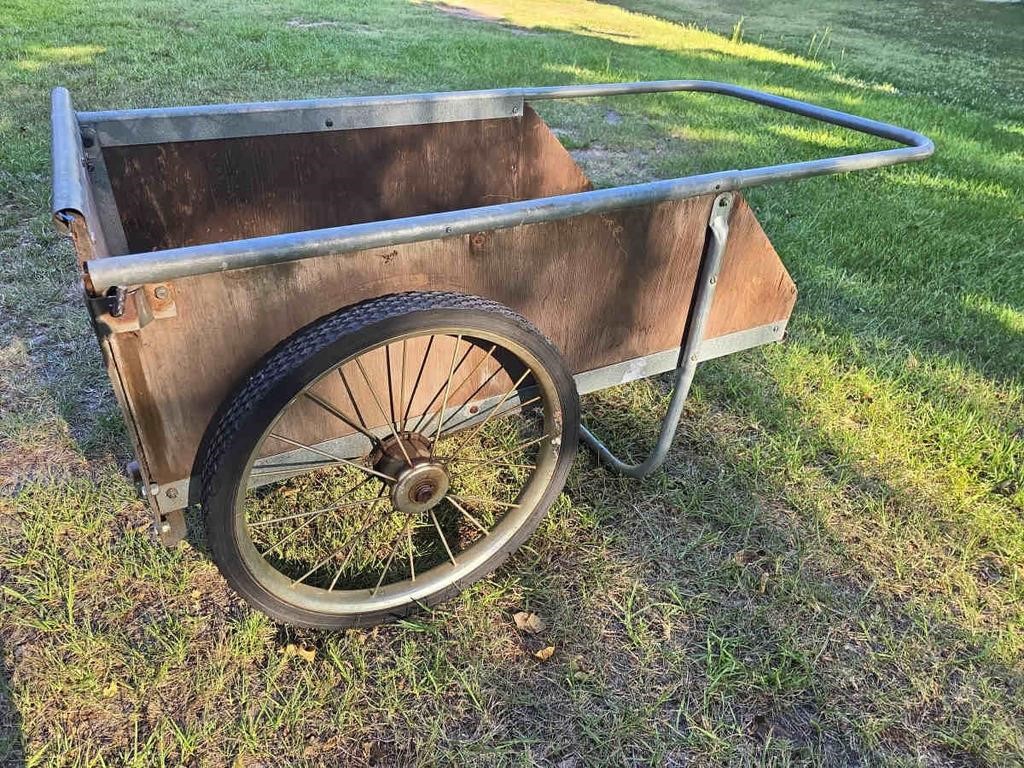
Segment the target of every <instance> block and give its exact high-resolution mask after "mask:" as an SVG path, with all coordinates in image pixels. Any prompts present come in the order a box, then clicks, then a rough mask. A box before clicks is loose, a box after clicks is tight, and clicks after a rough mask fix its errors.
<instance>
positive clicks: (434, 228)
mask: <svg viewBox="0 0 1024 768" xmlns="http://www.w3.org/2000/svg"><path fill="white" fill-rule="evenodd" d="M670 91H695V92H709V93H720V94H725V95H728V96H732V97H735V98H739V99H743V100H745V101H751V102H754V103H757V104H762V105H764V106H768V107H771V108H773V109H781V110H784V111H787V112H792V113H795V114H799V115H803V116H805V117H809V118H812V119H816V120H821V121H824V122H827V123H831V124H834V125H839V126H842V127H845V128H850V129H851V130H855V131H860V132H862V133H866V134H869V135H872V136H878V137H880V138H885V139H890V140H892V141H897V142H901V143H903V144H906V145H907V146H904V147H900V148H896V149H886V150H878V151H875V152H863V153H859V154H855V155H845V156H840V157H831V158H824V159H821V160H811V161H806V162H799V163H787V164H781V165H769V166H764V167H761V168H751V169H747V170H731V171H720V172H718V173H706V174H701V175H698V176H689V177H686V178H679V179H668V180H665V181H653V182H648V183H646V184H632V185H628V186H623V187H615V188H612V189H600V190H594V191H590V192H580V193H576V194H570V195H558V196H555V197H548V198H541V199H535V200H521V201H517V202H511V203H502V204H499V205H488V206H482V207H479V208H469V209H466V210H461V211H449V212H444V213H433V214H427V215H423V216H411V217H406V218H401V219H392V220H390V221H376V222H368V223H365V224H350V225H347V226H343V227H331V228H327V229H319V230H312V231H308V232H293V233H286V234H280V235H270V236H267V237H257V238H250V239H246V240H235V241H230V242H222V243H210V244H208V245H196V246H189V247H185V248H171V249H167V250H164V251H154V252H150V253H139V254H130V255H126V256H118V257H114V258H107V259H99V260H96V261H91V262H88V263H87V265H86V266H87V268H88V271H89V274H90V276H91V278H92V284H93V286H94V287H95V290H97V291H104V290H106V289H108V288H110V287H112V286H115V285H120V286H128V285H138V284H141V283H147V282H159V281H164V280H173V279H175V278H179V277H186V276H189V275H202V274H209V273H212V272H225V271H229V270H234V269H244V268H248V267H258V266H266V265H268V264H279V263H283V262H288V261H297V260H299V259H308V258H313V257H316V256H325V255H329V254H330V255H336V254H341V253H347V252H351V251H360V250H366V249H370V248H380V247H385V246H393V245H401V244H404V243H415V242H421V241H424V240H434V239H438V238H443V237H453V236H457V235H466V234H472V233H474V232H480V231H485V230H492V229H504V228H508V227H515V226H520V225H524V224H535V223H539V222H544V221H554V220H557V219H566V218H570V217H572V216H579V215H584V214H592V213H604V212H607V211H611V210H616V209H618V208H629V207H633V206H641V205H648V204H651V203H660V202H664V201H666V200H681V199H684V198H688V197H696V196H698V195H704V194H711V193H717V192H724V191H733V190H739V189H745V188H747V187H754V186H759V185H762V184H768V183H770V182H775V181H788V180H794V179H803V178H808V177H811V176H822V175H828V174H834V173H846V172H849V171H856V170H865V169H869V168H881V167H883V166H888V165H895V164H897V163H905V162H910V161H915V160H923V159H925V158H926V157H928V156H930V155H931V154H932V152H933V151H934V145H933V144H932V142H931V141H930V140H929V139H928V138H926V137H925V136H922V135H921V134H919V133H916V132H914V131H910V130H907V129H904V128H899V127H897V126H894V125H889V124H887V123H881V122H878V121H875V120H869V119H867V118H862V117H857V116H855V115H849V114H846V113H844V112H838V111H836V110H832V109H827V108H825V107H819V106H815V105H813V104H808V103H806V102H802V101H797V100H795V99H787V98H783V97H781V96H775V95H773V94H768V93H762V92H760V91H754V90H751V89H749V88H743V87H741V86H735V85H730V84H727V83H712V82H705V81H696V80H671V81H658V82H651V83H626V84H611V85H599V86H570V87H555V88H532V89H531V88H518V89H508V90H505V91H490V92H470V93H473V94H474V95H476V96H479V95H480V94H481V93H488V94H490V95H489V96H487V98H498V97H499V96H502V95H515V96H522V97H523V98H527V99H559V98H575V97H580V96H604V95H617V94H623V93H654V92H670ZM192 109H201V108H192Z"/></svg>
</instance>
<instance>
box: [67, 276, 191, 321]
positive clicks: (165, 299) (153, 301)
mask: <svg viewBox="0 0 1024 768" xmlns="http://www.w3.org/2000/svg"><path fill="white" fill-rule="evenodd" d="M86 300H87V301H88V303H89V305H90V307H91V309H92V316H93V318H94V322H95V323H96V325H98V326H100V327H101V328H102V330H103V331H105V332H106V333H127V332H129V331H138V330H140V329H142V328H145V327H146V326H147V325H149V324H150V323H151V322H153V321H154V320H159V319H162V318H167V317H176V316H177V314H178V309H177V305H176V304H175V301H174V285H173V284H171V283H154V284H152V285H142V286H137V287H134V288H128V289H125V288H120V287H115V288H111V289H110V290H109V291H107V292H106V293H105V294H104V295H103V296H90V297H88V298H87V299H86Z"/></svg>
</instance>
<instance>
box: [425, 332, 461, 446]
mask: <svg viewBox="0 0 1024 768" xmlns="http://www.w3.org/2000/svg"><path fill="white" fill-rule="evenodd" d="M461 343H462V334H461V333H460V334H459V335H458V338H456V339H455V346H454V347H453V348H452V362H451V365H450V366H449V367H448V378H447V379H446V380H445V383H444V397H443V398H442V399H441V410H440V411H438V418H437V436H436V437H435V438H434V442H433V443H431V445H430V458H434V448H435V447H436V446H437V441H438V440H440V439H441V419H443V418H444V409H445V408H447V407H448V394H449V392H450V391H451V386H452V376H454V375H455V358H456V357H457V355H458V351H459V344H461ZM468 356H469V352H468V351H467V352H466V357H468ZM466 357H463V358H462V360H465V359H466ZM462 360H460V361H459V365H461V364H462Z"/></svg>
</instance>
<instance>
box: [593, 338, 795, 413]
mask: <svg viewBox="0 0 1024 768" xmlns="http://www.w3.org/2000/svg"><path fill="white" fill-rule="evenodd" d="M786 322H787V321H785V320H780V321H779V322H777V323H769V324H768V325H759V326H757V327H756V328H749V329H747V330H745V331H737V332H736V333H729V334H726V335H725V336H717V337H716V338H713V339H705V340H704V341H703V342H702V343H701V345H700V348H699V349H698V351H697V361H696V362H698V363H702V362H704V361H705V360H712V359H714V358H716V357H724V356H725V355H731V354H732V353H734V352H741V351H743V350H744V349H752V348H754V347H760V346H763V345H765V344H771V343H772V342H776V341H782V339H783V338H784V337H785V335H786ZM681 352H682V348H681V347H675V348H674V349H666V350H664V351H662V352H655V353H654V354H652V355H645V356H644V357H635V358H633V359H632V360H623V361H622V362H621V363H615V364H613V365H608V366H605V367H604V368H595V369H594V370H592V371H586V372H585V373H580V374H577V375H576V389H577V391H578V392H579V393H580V394H581V395H585V394H588V393H590V392H597V391H599V390H602V389H607V388H608V387H615V386H618V385H619V384H628V383H629V382H631V381H637V380H639V379H646V378H648V377H650V376H657V375H658V374H661V373H668V372H669V371H674V370H675V369H676V368H677V367H678V366H679V355H680V354H681Z"/></svg>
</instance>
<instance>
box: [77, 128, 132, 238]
mask: <svg viewBox="0 0 1024 768" xmlns="http://www.w3.org/2000/svg"><path fill="white" fill-rule="evenodd" d="M87 130H89V129H87ZM85 135H87V134H83V137H84V136H85ZM91 138H92V140H93V143H92V146H91V147H89V148H87V149H86V150H85V153H86V159H87V161H88V162H89V163H90V166H89V167H90V170H89V175H88V178H89V180H90V181H91V182H92V200H93V203H94V204H95V208H96V218H97V219H98V220H99V224H100V227H101V228H102V229H103V238H104V240H106V243H107V250H108V251H109V252H110V255H111V256H120V255H122V254H125V253H128V238H127V237H126V236H125V233H124V225H123V224H122V223H121V214H120V212H119V211H118V209H117V200H115V199H114V189H113V187H112V186H111V184H110V174H109V173H108V172H107V161H106V160H105V159H104V157H103V151H102V150H101V149H100V147H99V146H97V144H96V141H95V136H94V135H92V136H91Z"/></svg>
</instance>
